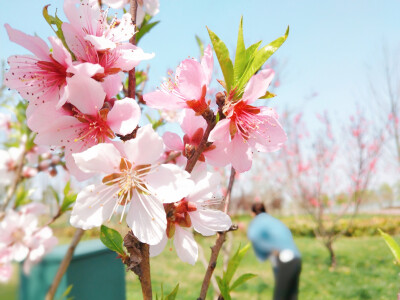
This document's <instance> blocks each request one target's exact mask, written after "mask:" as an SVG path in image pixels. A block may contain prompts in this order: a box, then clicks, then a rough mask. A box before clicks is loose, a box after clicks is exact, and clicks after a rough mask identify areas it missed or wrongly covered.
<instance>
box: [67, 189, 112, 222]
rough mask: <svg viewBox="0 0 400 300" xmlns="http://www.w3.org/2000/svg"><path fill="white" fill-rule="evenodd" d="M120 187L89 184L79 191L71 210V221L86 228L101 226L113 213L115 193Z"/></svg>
mask: <svg viewBox="0 0 400 300" xmlns="http://www.w3.org/2000/svg"><path fill="white" fill-rule="evenodd" d="M117 192H118V187H117V188H115V187H113V186H111V187H110V186H107V185H103V184H100V185H93V184H92V185H89V186H87V187H86V188H84V189H83V190H82V191H81V192H79V194H78V197H77V198H76V202H75V204H74V207H73V209H72V212H71V218H70V223H71V225H72V226H74V227H78V228H82V229H84V230H88V229H91V228H93V227H99V226H100V225H101V224H103V223H104V222H105V221H106V220H108V219H109V218H110V216H111V214H112V211H113V208H114V206H115V202H116V200H115V198H113V196H114V194H116V193H117Z"/></svg>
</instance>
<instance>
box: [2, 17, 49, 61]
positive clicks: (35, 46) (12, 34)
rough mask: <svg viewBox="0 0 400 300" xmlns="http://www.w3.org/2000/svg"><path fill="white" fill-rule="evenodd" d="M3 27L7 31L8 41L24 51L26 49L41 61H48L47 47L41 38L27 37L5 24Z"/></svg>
mask: <svg viewBox="0 0 400 300" xmlns="http://www.w3.org/2000/svg"><path fill="white" fill-rule="evenodd" d="M4 27H5V28H6V30H7V34H8V36H9V38H10V41H12V42H14V43H16V44H18V45H20V46H22V47H24V48H25V49H28V50H29V51H31V52H32V53H33V54H35V55H36V56H37V57H38V58H40V59H41V60H45V61H50V59H49V53H50V51H49V47H48V46H47V44H46V43H45V41H43V40H42V39H41V38H39V37H37V36H30V35H27V34H25V33H23V32H22V31H19V30H17V29H14V28H12V27H11V26H10V25H8V24H5V25H4Z"/></svg>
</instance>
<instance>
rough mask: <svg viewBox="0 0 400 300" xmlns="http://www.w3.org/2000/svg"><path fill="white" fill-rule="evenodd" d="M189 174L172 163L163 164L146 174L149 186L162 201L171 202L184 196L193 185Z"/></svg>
mask: <svg viewBox="0 0 400 300" xmlns="http://www.w3.org/2000/svg"><path fill="white" fill-rule="evenodd" d="M189 178H190V174H189V173H188V172H186V171H184V170H182V169H181V168H180V167H178V166H176V165H173V164H163V165H161V166H159V167H157V168H155V169H153V170H152V171H151V172H150V173H149V174H148V175H147V176H146V180H147V182H148V183H149V184H148V185H149V188H150V189H151V191H152V192H154V194H155V195H156V196H157V198H158V199H159V200H160V201H161V202H162V203H171V202H176V201H179V200H181V199H182V198H184V197H186V196H187V195H188V194H189V193H190V192H191V191H192V190H193V187H194V183H193V181H192V180H190V179H189Z"/></svg>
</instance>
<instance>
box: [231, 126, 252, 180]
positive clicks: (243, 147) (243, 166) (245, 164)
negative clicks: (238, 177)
mask: <svg viewBox="0 0 400 300" xmlns="http://www.w3.org/2000/svg"><path fill="white" fill-rule="evenodd" d="M228 153H229V154H230V156H231V163H232V166H233V167H234V168H235V170H236V171H237V172H239V173H242V172H246V171H248V170H250V168H251V164H252V159H253V155H252V153H251V149H250V147H249V143H248V142H246V141H245V140H244V139H243V138H242V137H241V136H240V135H239V134H236V135H235V137H234V138H233V140H232V142H231V143H230V145H229V149H228Z"/></svg>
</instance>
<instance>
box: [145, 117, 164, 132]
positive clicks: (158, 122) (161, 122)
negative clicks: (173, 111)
mask: <svg viewBox="0 0 400 300" xmlns="http://www.w3.org/2000/svg"><path fill="white" fill-rule="evenodd" d="M146 118H147V120H149V122H150V123H151V125H152V126H153V129H154V130H157V128H158V127H160V126H163V125H164V124H165V121H164V120H163V119H162V118H160V119H158V120H156V119H153V118H152V117H151V116H150V115H149V114H146Z"/></svg>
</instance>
